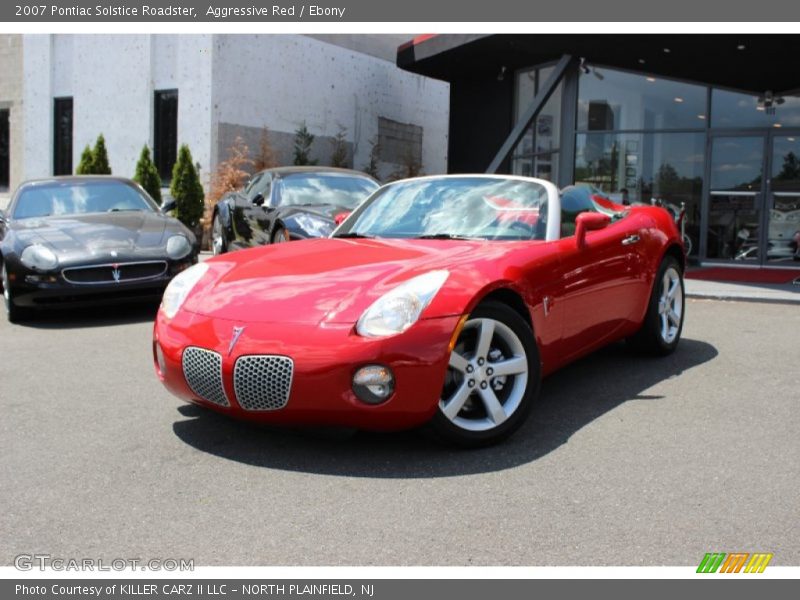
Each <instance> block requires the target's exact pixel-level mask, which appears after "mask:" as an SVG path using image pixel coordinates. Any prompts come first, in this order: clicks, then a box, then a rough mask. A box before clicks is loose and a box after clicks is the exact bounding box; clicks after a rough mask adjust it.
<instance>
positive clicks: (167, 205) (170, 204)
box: [161, 199, 178, 214]
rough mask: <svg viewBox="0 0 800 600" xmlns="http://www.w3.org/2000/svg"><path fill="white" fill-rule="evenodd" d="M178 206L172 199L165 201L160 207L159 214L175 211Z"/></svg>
mask: <svg viewBox="0 0 800 600" xmlns="http://www.w3.org/2000/svg"><path fill="white" fill-rule="evenodd" d="M177 206H178V203H177V202H175V200H174V199H170V200H167V201H166V202H164V204H162V205H161V212H162V213H164V214H167V213H168V212H169V211H171V210H175V209H176V208H177Z"/></svg>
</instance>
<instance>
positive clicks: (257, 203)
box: [252, 194, 264, 206]
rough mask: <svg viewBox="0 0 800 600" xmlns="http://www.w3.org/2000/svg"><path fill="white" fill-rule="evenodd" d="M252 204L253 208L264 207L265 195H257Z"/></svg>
mask: <svg viewBox="0 0 800 600" xmlns="http://www.w3.org/2000/svg"><path fill="white" fill-rule="evenodd" d="M252 202H253V206H264V194H256V195H255V196H253V201H252Z"/></svg>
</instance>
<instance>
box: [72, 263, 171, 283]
mask: <svg viewBox="0 0 800 600" xmlns="http://www.w3.org/2000/svg"><path fill="white" fill-rule="evenodd" d="M140 265H163V267H164V268H163V269H162V270H161V272H160V273H158V274H156V275H148V276H147V277H134V278H132V279H120V280H119V281H116V280H111V281H74V280H72V279H70V278H69V277H67V272H68V271H86V270H88V269H102V268H104V267H109V268H112V269H113V268H114V267H115V266H116V267H117V268H119V267H136V266H140ZM168 268H169V264H168V263H167V261H165V260H146V261H139V262H124V263H103V264H99V265H85V266H81V267H67V268H65V269H62V270H61V276H62V277H63V278H64V281H66V282H67V283H71V284H72V285H109V284H112V283H114V284H124V283H128V282H132V281H147V280H148V279H158V278H159V277H161V276H163V275H164V274H165V273H166V272H167V269H168Z"/></svg>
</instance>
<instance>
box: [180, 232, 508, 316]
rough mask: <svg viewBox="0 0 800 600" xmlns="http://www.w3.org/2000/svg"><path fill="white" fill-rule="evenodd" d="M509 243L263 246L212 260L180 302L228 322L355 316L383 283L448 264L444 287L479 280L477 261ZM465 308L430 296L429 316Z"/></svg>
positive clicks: (389, 286) (318, 241) (485, 259)
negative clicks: (447, 275)
mask: <svg viewBox="0 0 800 600" xmlns="http://www.w3.org/2000/svg"><path fill="white" fill-rule="evenodd" d="M508 249H509V245H508V244H498V243H493V242H483V241H455V240H389V239H381V240H367V239H351V240H345V239H324V238H323V239H315V240H306V241H302V242H292V243H289V244H276V245H274V246H264V247H260V248H254V249H251V250H243V251H239V252H233V253H231V254H225V255H223V256H218V257H216V258H213V259H211V260H209V261H208V262H207V264H208V265H209V272H208V273H207V274H206V275H205V277H203V279H202V280H201V281H200V282H199V283H198V284H197V286H195V288H194V289H193V290H192V292H191V293H190V295H189V297H188V298H187V300H186V303H185V304H184V306H183V308H184V310H187V311H190V312H195V313H199V314H203V315H207V316H211V317H215V318H220V319H229V320H232V321H248V322H265V323H270V322H273V323H277V322H281V323H320V322H322V321H327V322H330V323H355V322H356V321H357V320H358V318H359V317H360V316H361V314H362V313H363V312H364V311H365V310H366V309H367V308H368V307H369V305H370V304H372V302H374V301H375V300H376V299H377V298H379V297H380V296H382V295H383V294H384V293H386V292H387V291H388V290H390V289H392V288H393V287H394V286H396V285H397V284H399V283H401V282H403V281H405V280H407V279H410V278H411V277H414V276H415V275H420V274H422V273H427V272H428V271H432V270H436V269H448V270H450V272H451V275H450V277H449V278H448V281H447V282H446V283H445V285H444V286H443V289H444V288H446V287H448V286H457V287H458V288H460V289H463V287H464V282H465V281H470V282H473V283H472V285H474V286H478V287H479V286H480V285H481V282H482V281H484V280H485V278H484V277H481V276H480V275H481V273H480V268H479V264H480V263H483V262H489V263H491V262H493V259H494V257H496V256H497V255H498V254H502V253H504V252H506V251H507V250H508ZM455 272H458V276H457V277H455V276H454V274H455ZM441 295H442V292H440V293H439V296H441ZM460 295H461V294H459V296H460ZM450 304H452V303H450ZM463 308H464V307H463V306H448V303H445V302H434V304H432V305H431V307H429V308H428V310H427V311H426V315H427V316H444V315H445V314H457V313H458V312H459V311H460V310H463Z"/></svg>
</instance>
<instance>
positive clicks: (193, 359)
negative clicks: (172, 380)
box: [181, 346, 230, 406]
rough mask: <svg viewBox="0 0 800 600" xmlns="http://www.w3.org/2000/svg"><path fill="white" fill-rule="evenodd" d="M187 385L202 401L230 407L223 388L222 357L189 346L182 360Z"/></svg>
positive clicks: (209, 351)
mask: <svg viewBox="0 0 800 600" xmlns="http://www.w3.org/2000/svg"><path fill="white" fill-rule="evenodd" d="M181 362H182V365H183V376H184V377H185V378H186V383H188V384H189V387H190V388H192V391H193V392H194V393H195V394H197V396H199V397H200V398H201V399H202V400H208V401H209V402H213V403H214V404H219V405H220V406H230V403H229V402H228V397H227V396H226V395H225V388H224V387H223V386H222V356H220V355H219V354H217V353H216V352H212V351H211V350H206V349H204V348H196V347H194V346H189V347H188V348H186V349H185V350H184V351H183V357H182V359H181Z"/></svg>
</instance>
